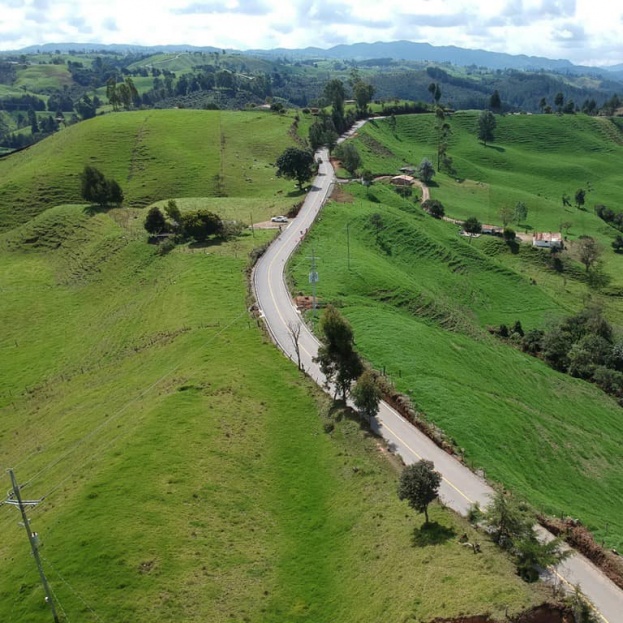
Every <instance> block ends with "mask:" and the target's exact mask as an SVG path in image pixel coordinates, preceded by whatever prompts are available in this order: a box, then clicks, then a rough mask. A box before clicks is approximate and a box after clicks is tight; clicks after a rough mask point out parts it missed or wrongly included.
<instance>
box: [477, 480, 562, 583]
mask: <svg viewBox="0 0 623 623" xmlns="http://www.w3.org/2000/svg"><path fill="white" fill-rule="evenodd" d="M470 516H471V519H472V520H474V521H476V522H477V523H478V524H480V525H482V526H483V527H484V528H485V530H486V532H487V533H488V534H489V535H491V539H492V540H493V542H494V543H495V544H496V545H497V546H498V547H500V548H501V549H503V550H505V551H507V552H509V553H510V554H511V555H512V556H513V557H514V559H515V564H516V566H517V573H518V574H519V575H520V576H521V577H522V578H523V579H524V580H525V581H526V582H535V581H536V580H538V578H539V570H540V569H545V568H547V567H549V566H556V565H558V564H560V563H561V562H562V561H563V560H564V559H565V558H567V557H568V556H569V555H570V554H571V550H566V551H563V550H562V541H561V539H553V540H551V541H549V542H544V541H541V540H539V538H538V536H537V533H536V530H535V521H534V516H533V514H532V513H531V512H530V509H529V508H528V506H527V505H525V504H523V503H521V502H520V501H518V500H516V499H515V498H514V497H513V496H512V495H510V493H505V492H504V491H501V490H499V491H497V492H496V494H495V495H494V497H493V499H492V500H491V503H490V504H489V506H488V507H487V509H486V511H484V512H482V511H481V510H480V509H479V508H478V507H477V506H476V507H474V508H472V511H471V512H470Z"/></svg>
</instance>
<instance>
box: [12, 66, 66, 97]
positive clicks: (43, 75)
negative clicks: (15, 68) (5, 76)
mask: <svg viewBox="0 0 623 623" xmlns="http://www.w3.org/2000/svg"><path fill="white" fill-rule="evenodd" d="M72 84H73V80H72V78H71V73H70V72H69V69H67V65H29V66H28V67H24V68H23V69H20V71H19V72H18V74H17V80H16V81H15V86H16V87H19V88H22V87H23V88H24V89H27V90H29V91H33V92H38V91H42V90H45V89H62V88H63V87H64V86H71V85H72Z"/></svg>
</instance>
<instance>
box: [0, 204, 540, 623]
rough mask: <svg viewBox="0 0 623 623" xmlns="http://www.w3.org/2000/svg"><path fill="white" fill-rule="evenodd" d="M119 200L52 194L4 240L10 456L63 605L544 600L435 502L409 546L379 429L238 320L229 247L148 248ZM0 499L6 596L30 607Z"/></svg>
mask: <svg viewBox="0 0 623 623" xmlns="http://www.w3.org/2000/svg"><path fill="white" fill-rule="evenodd" d="M116 216H117V215H115V214H108V215H106V214H97V215H94V216H91V217H88V216H87V215H85V213H84V211H83V210H82V207H81V206H64V207H59V208H55V209H52V210H49V211H46V212H45V213H43V214H42V215H41V216H39V217H37V218H36V219H35V220H34V221H33V222H31V223H29V224H27V225H25V226H23V227H21V228H18V229H17V230H15V231H12V232H10V233H9V234H5V236H4V239H3V243H4V244H3V250H2V253H0V284H1V285H0V287H1V288H2V293H3V316H4V317H3V322H4V324H5V326H6V327H7V330H6V331H5V332H4V333H3V336H2V342H1V346H0V348H1V350H2V353H3V356H2V361H3V362H4V363H3V374H2V387H1V389H0V392H1V396H2V403H1V404H2V420H1V421H2V426H1V428H0V445H1V447H2V456H3V467H7V466H10V465H13V466H15V467H16V470H17V474H18V476H19V477H20V478H21V480H22V481H29V486H28V487H27V488H26V489H25V491H24V493H25V494H26V492H28V495H29V496H31V497H38V496H42V495H43V496H45V501H44V503H43V504H42V505H41V506H40V510H36V511H33V512H32V525H33V527H34V528H35V529H36V530H37V531H38V532H39V533H40V534H41V537H42V539H43V542H44V549H43V556H44V565H45V567H46V571H47V573H48V575H49V578H50V581H51V583H52V587H53V590H54V592H55V593H56V595H57V596H58V599H59V600H60V603H61V605H62V607H63V608H64V609H65V610H66V611H67V614H68V615H69V616H70V617H71V618H72V619H73V618H76V617H79V618H80V619H81V620H84V621H96V620H97V621H115V622H119V621H128V622H129V621H136V620H143V619H145V618H149V619H150V620H153V621H173V620H184V621H204V620H206V618H209V619H210V620H213V621H229V620H235V621H244V620H246V621H258V622H259V621H262V622H264V621H275V622H276V621H283V620H289V621H314V622H317V621H334V620H335V619H336V617H337V618H339V620H340V621H359V620H361V618H362V617H364V616H365V617H369V616H372V617H373V618H377V619H378V618H383V617H386V616H390V615H391V617H392V618H398V617H404V616H407V615H411V616H413V617H418V618H419V620H429V619H431V618H432V617H433V616H437V615H453V614H458V613H459V612H482V611H493V612H497V613H498V614H501V613H502V612H503V611H504V609H505V607H506V605H510V606H511V609H513V610H516V609H518V608H521V607H523V606H526V605H528V604H529V603H532V602H533V601H534V600H536V599H537V597H538V592H537V593H534V592H532V589H530V588H529V587H528V586H526V585H522V584H521V583H520V582H519V581H518V579H517V578H516V577H514V575H513V573H512V569H511V565H510V562H509V561H507V560H505V559H504V558H503V557H502V556H501V555H499V554H498V553H497V552H496V551H495V550H492V549H491V546H490V545H488V544H486V545H485V553H484V555H483V556H481V557H478V558H476V559H475V558H474V556H473V554H472V553H471V552H469V551H468V550H466V549H465V548H463V547H461V546H460V545H459V544H458V542H457V540H456V536H457V535H458V534H461V533H463V532H464V531H465V530H466V529H467V530H468V531H469V528H467V527H466V526H465V524H463V523H462V522H461V521H459V520H458V519H457V518H455V517H454V516H453V515H452V514H451V513H448V512H445V511H442V510H441V509H440V508H435V509H434V510H433V518H434V520H435V521H436V522H438V523H439V524H440V525H441V526H444V529H445V532H444V530H443V529H440V530H441V533H442V534H446V536H443V537H441V541H440V542H439V543H438V544H432V545H427V546H425V545H423V544H420V545H418V546H412V545H411V539H412V538H415V537H417V538H419V539H422V538H424V537H425V536H426V534H425V533H424V534H423V533H421V531H420V527H421V519H420V518H418V517H415V516H414V515H413V514H412V513H411V512H409V511H407V510H406V508H405V507H404V506H403V505H402V504H400V503H399V502H398V501H397V499H396V496H395V482H396V475H397V474H396V470H395V469H394V468H393V467H392V465H391V463H390V462H388V461H387V459H386V457H385V456H384V455H383V454H382V453H381V452H380V451H379V446H378V445H377V443H376V442H375V441H374V440H373V439H371V438H369V437H368V436H367V435H365V434H364V433H362V431H361V430H360V429H359V427H358V426H357V425H356V424H355V423H354V422H352V421H350V420H342V421H340V422H337V423H336V429H335V431H334V432H333V433H332V434H331V435H328V434H326V433H325V432H324V431H323V421H324V422H326V421H328V420H326V416H321V417H319V410H321V411H326V406H322V405H323V401H322V399H320V398H319V397H318V394H317V391H316V390H315V389H313V388H312V386H311V385H310V384H309V383H308V382H307V381H306V380H305V379H303V378H302V377H300V376H299V375H298V373H297V372H296V369H295V367H294V366H292V365H291V363H290V362H289V361H287V360H286V359H284V358H283V357H282V356H281V355H280V354H279V353H278V352H277V351H276V349H275V348H274V347H273V346H272V345H271V344H270V343H268V342H267V340H266V339H265V338H264V337H263V336H262V333H261V332H260V331H259V330H258V329H257V327H256V325H255V322H254V321H252V320H251V319H250V317H249V315H248V313H247V309H246V308H247V304H248V302H247V299H246V285H245V281H246V280H245V276H244V267H245V263H246V260H245V259H244V256H238V254H237V253H234V250H233V249H229V252H227V249H224V250H223V251H222V252H220V253H215V252H214V251H213V250H212V249H211V248H210V247H207V248H205V249H200V250H197V251H195V252H189V250H188V249H186V250H185V251H186V252H184V250H182V249H180V250H178V251H174V252H172V253H171V254H169V255H167V256H164V257H160V256H157V255H156V254H154V250H153V248H151V247H149V246H148V245H146V244H145V242H144V240H135V239H133V236H129V235H128V233H129V231H128V230H127V229H126V228H124V227H123V226H121V225H119V222H118V221H119V219H118V218H117V217H116ZM261 235H262V234H261V232H258V236H261ZM35 239H36V242H34V240H35ZM59 242H60V243H61V244H60V246H58V247H57V248H55V246H56V245H57V244H58V243H59ZM259 242H261V240H260V241H259ZM242 244H243V246H244V248H245V249H247V250H248V249H249V248H250V246H251V245H252V244H253V241H252V239H251V237H250V236H246V237H245V238H244V239H243V242H242ZM0 511H1V513H0V525H2V533H3V535H4V536H5V538H4V539H3V543H2V545H1V546H0V559H2V560H3V568H6V569H7V572H6V573H3V574H2V578H1V579H0V595H1V598H0V613H1V615H2V618H3V620H19V621H24V622H28V621H33V622H34V621H40V620H41V619H42V618H44V617H45V606H44V604H43V602H42V595H41V590H40V588H39V585H38V582H37V577H36V570H35V568H34V567H33V564H32V559H31V557H30V555H29V554H28V548H27V543H26V542H25V540H24V538H23V534H22V532H23V531H22V529H21V528H20V527H19V526H18V525H17V517H16V515H15V510H14V509H12V508H9V507H3V508H2V509H0ZM414 534H415V537H414ZM9 559H10V560H11V564H10V565H9V564H8V562H7V561H8V560H9ZM4 563H6V564H4ZM424 566H425V568H426V573H422V572H421V571H420V570H421V569H422V568H423V567H424ZM380 578H383V580H382V582H380V581H379V579H380ZM449 586H450V587H452V590H451V591H448V590H447V588H448V587H449ZM435 587H439V588H440V589H442V590H439V591H437V590H435Z"/></svg>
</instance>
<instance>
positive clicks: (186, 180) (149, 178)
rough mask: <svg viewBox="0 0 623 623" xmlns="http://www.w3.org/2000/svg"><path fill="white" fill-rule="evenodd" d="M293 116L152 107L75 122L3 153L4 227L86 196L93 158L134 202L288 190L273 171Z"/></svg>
mask: <svg viewBox="0 0 623 623" xmlns="http://www.w3.org/2000/svg"><path fill="white" fill-rule="evenodd" d="M291 123H292V119H291V118H289V117H287V116H277V115H267V114H263V113H257V112H256V113H236V112H223V111H197V110H183V111H178V110H152V111H141V112H129V113H118V114H114V115H106V116H103V117H97V118H95V119H92V120H89V121H85V122H83V123H79V124H77V125H74V126H70V127H68V128H67V129H66V130H63V131H62V132H59V133H57V134H55V135H54V136H52V137H50V138H49V139H48V140H45V141H43V142H41V143H38V144H37V145H34V146H33V147H31V148H29V149H27V150H25V151H23V152H20V153H17V154H15V155H13V156H12V157H11V158H6V159H4V160H0V229H1V228H7V227H10V226H13V225H16V224H19V223H23V222H25V221H26V220H28V219H29V218H31V217H32V216H35V215H36V214H38V213H40V212H41V211H42V210H43V209H44V208H45V207H47V206H50V205H58V204H61V203H67V202H76V201H80V179H79V176H80V173H81V172H82V169H83V168H84V166H85V165H87V164H90V165H93V166H95V167H98V168H99V169H101V170H102V172H103V173H104V174H105V175H106V176H108V177H113V178H115V179H116V180H117V181H118V182H119V183H120V184H121V186H122V188H123V189H124V192H125V196H126V204H127V205H130V206H136V207H142V206H145V205H148V204H151V203H152V202H154V201H157V200H160V199H162V198H163V197H171V196H173V197H202V196H214V195H221V196H237V197H254V196H258V195H261V196H269V197H270V196H273V197H279V196H282V195H285V194H287V193H288V192H289V191H291V190H292V184H291V183H290V182H287V181H284V180H275V179H274V175H273V172H274V164H273V163H274V161H275V159H276V157H277V156H278V155H279V154H280V153H281V151H283V149H285V147H286V146H288V145H289V144H290V143H291V139H290V138H289V137H288V134H287V130H288V129H289V127H290V125H291ZM249 139H252V140H249Z"/></svg>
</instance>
